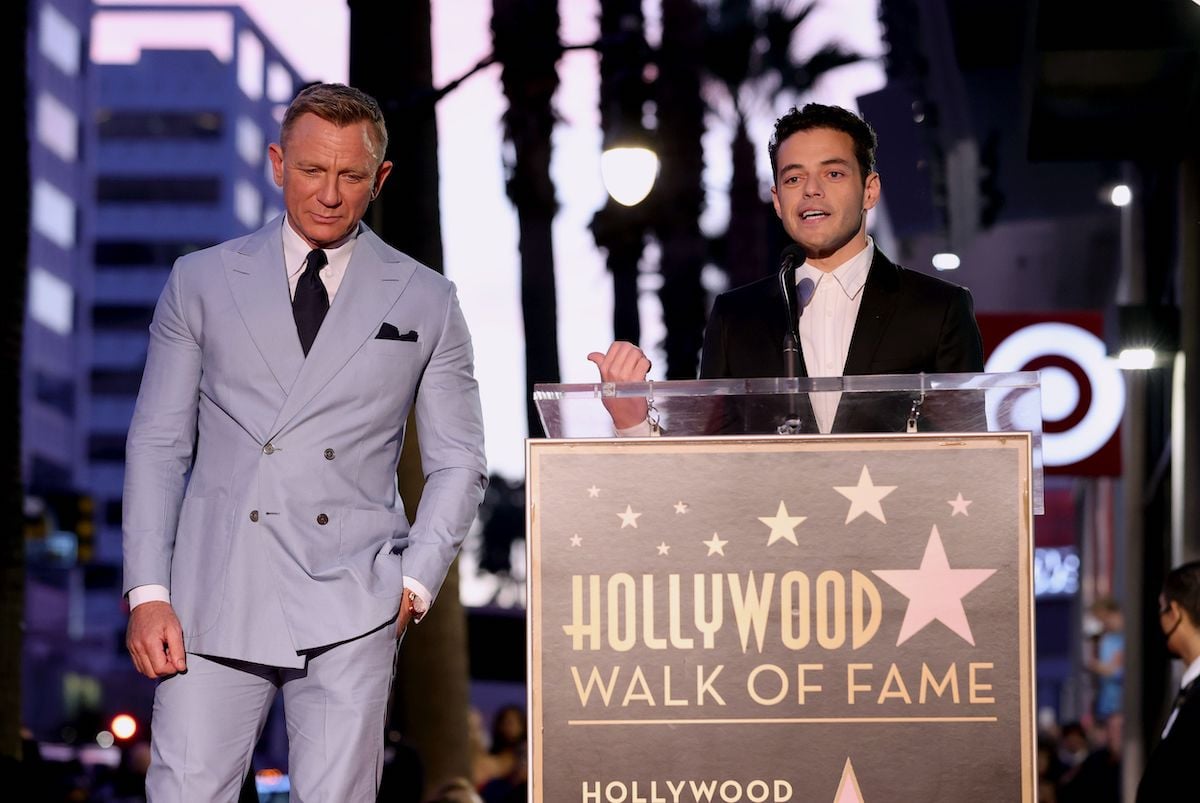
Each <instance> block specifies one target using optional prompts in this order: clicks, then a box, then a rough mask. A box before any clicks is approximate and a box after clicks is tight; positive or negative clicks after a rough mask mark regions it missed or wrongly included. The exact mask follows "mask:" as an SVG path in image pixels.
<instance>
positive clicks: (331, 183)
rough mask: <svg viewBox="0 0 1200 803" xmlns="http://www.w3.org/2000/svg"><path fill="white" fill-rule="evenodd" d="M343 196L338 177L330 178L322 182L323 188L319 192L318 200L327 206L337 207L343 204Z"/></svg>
mask: <svg viewBox="0 0 1200 803" xmlns="http://www.w3.org/2000/svg"><path fill="white" fill-rule="evenodd" d="M341 199H342V194H341V192H339V190H338V182H337V176H330V177H329V178H327V179H326V180H324V181H322V182H321V187H320V189H319V190H318V191H317V200H318V201H320V202H321V203H322V204H323V205H325V206H330V207H333V206H337V205H338V204H339V203H341Z"/></svg>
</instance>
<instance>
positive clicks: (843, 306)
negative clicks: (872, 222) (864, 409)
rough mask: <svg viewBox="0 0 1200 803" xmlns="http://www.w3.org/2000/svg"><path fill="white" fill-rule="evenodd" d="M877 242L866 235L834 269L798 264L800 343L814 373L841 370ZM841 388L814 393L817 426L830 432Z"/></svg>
mask: <svg viewBox="0 0 1200 803" xmlns="http://www.w3.org/2000/svg"><path fill="white" fill-rule="evenodd" d="M874 258H875V243H874V242H873V241H872V240H871V238H870V237H868V238H867V247H866V248H864V249H863V250H861V251H859V252H858V253H857V254H855V255H854V256H852V257H850V259H848V260H846V261H845V262H843V263H842V264H841V265H838V266H837V267H836V268H834V269H833V270H832V271H830V272H825V271H823V270H820V269H818V268H814V267H813V266H812V265H810V264H809V263H808V262H805V263H804V264H803V265H801V266H800V267H799V268H797V269H796V299H797V304H800V305H802V306H801V307H800V348H801V350H802V351H803V353H804V366H805V368H807V369H808V375H809V376H810V377H819V376H842V372H843V371H844V370H845V368H846V355H847V354H848V353H849V352H850V338H851V337H853V335H854V324H855V322H856V321H857V320H858V309H859V307H860V306H862V292H863V287H864V286H866V283H867V273H868V272H869V271H870V269H871V260H872V259H874ZM841 395H842V394H841V393H813V394H811V399H812V407H813V413H814V414H815V415H816V417H817V428H818V429H819V430H820V431H821V432H822V433H828V432H829V431H830V430H831V429H832V428H833V419H834V416H835V415H836V414H837V406H838V401H839V400H840V398H841Z"/></svg>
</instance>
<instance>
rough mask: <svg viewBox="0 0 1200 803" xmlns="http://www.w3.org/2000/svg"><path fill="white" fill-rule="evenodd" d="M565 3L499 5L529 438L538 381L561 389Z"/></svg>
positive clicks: (497, 47)
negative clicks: (557, 265)
mask: <svg viewBox="0 0 1200 803" xmlns="http://www.w3.org/2000/svg"><path fill="white" fill-rule="evenodd" d="M558 26H559V17H558V4H557V3H556V2H555V0H493V2H492V51H493V53H494V54H495V58H496V60H497V61H499V62H500V64H501V65H502V70H501V73H500V81H501V83H502V84H503V86H504V95H505V97H506V98H507V99H508V110H507V111H506V112H505V113H504V118H503V123H504V138H505V142H506V144H507V145H508V146H509V147H510V148H511V155H510V156H509V157H508V164H507V168H508V182H507V187H506V189H507V191H508V197H509V199H510V200H512V202H513V205H514V206H515V207H516V210H517V221H518V229H519V240H518V243H519V248H520V252H521V309H522V315H523V318H524V324H525V404H526V417H527V420H528V425H529V434H530V436H533V437H536V436H537V434H538V433H540V432H541V421H540V419H539V418H538V414H537V408H536V406H535V405H534V403H533V385H534V383H535V382H549V383H556V382H558V381H559V376H560V374H559V367H558V314H557V308H556V305H555V294H554V249H553V241H552V239H551V225H552V224H553V222H554V215H555V213H556V212H557V211H558V201H557V199H556V198H555V194H554V183H553V181H551V179H550V155H551V142H550V136H551V134H552V133H553V131H554V123H555V114H554V110H553V107H552V105H551V100H552V99H553V97H554V92H555V90H556V89H558V68H557V65H558V60H559V57H560V56H561V55H562V45H561V44H560V42H559V39H558Z"/></svg>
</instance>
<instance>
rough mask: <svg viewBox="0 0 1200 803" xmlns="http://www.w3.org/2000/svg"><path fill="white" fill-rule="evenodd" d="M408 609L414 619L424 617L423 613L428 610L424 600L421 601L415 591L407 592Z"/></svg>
mask: <svg viewBox="0 0 1200 803" xmlns="http://www.w3.org/2000/svg"><path fill="white" fill-rule="evenodd" d="M408 608H409V610H410V611H412V614H413V618H414V619H420V618H421V617H422V616H424V615H425V611H426V610H428V606H427V605H426V604H425V600H423V599H421V596H420V595H419V594H417V592H416V591H409V592H408Z"/></svg>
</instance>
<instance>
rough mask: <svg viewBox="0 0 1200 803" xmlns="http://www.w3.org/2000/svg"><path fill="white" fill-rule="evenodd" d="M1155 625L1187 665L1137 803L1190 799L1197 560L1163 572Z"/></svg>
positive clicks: (1196, 714) (1196, 725) (1196, 739)
mask: <svg viewBox="0 0 1200 803" xmlns="http://www.w3.org/2000/svg"><path fill="white" fill-rule="evenodd" d="M1158 624H1159V626H1160V627H1161V628H1162V631H1163V635H1164V636H1165V637H1166V640H1167V649H1168V650H1169V651H1170V652H1171V654H1173V655H1175V656H1177V657H1178V658H1180V659H1182V660H1183V662H1184V664H1185V665H1186V668H1185V669H1184V671H1183V678H1182V680H1181V681H1180V685H1179V692H1178V694H1177V695H1176V697H1175V702H1174V704H1173V705H1172V707H1171V711H1170V713H1169V714H1168V715H1167V720H1166V723H1165V724H1164V725H1163V730H1162V738H1161V739H1160V740H1159V742H1158V744H1157V745H1156V746H1155V747H1154V750H1153V752H1151V754H1150V758H1149V759H1148V760H1147V761H1146V768H1145V770H1144V771H1143V773H1142V779H1141V782H1140V783H1139V784H1138V792H1137V803H1160V801H1173V800H1191V799H1193V797H1194V796H1195V794H1196V768H1195V764H1196V758H1197V757H1198V756H1200V682H1197V678H1200V561H1191V562H1190V563H1185V564H1183V565H1182V566H1178V567H1176V568H1174V569H1172V570H1171V571H1170V572H1168V573H1167V577H1166V579H1165V580H1163V588H1162V593H1161V594H1159V597H1158Z"/></svg>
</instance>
